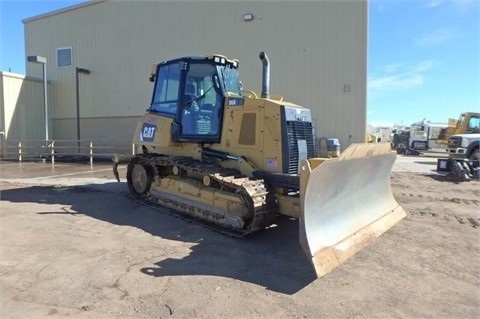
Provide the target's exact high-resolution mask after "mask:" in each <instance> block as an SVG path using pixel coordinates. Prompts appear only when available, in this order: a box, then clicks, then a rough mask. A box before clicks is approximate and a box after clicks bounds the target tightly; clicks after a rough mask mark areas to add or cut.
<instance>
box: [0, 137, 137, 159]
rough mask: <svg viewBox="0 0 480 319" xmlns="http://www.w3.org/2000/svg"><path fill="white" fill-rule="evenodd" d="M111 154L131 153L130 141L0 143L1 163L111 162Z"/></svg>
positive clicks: (4, 141)
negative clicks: (2, 161)
mask: <svg viewBox="0 0 480 319" xmlns="http://www.w3.org/2000/svg"><path fill="white" fill-rule="evenodd" d="M114 153H119V154H134V153H135V146H134V145H133V144H132V142H131V141H119V140H80V141H78V140H49V141H45V140H1V145H0V154H1V159H2V160H7V161H8V160H10V161H18V162H25V161H38V160H41V161H44V162H46V161H49V162H51V163H52V165H53V164H55V162H59V161H62V162H90V165H93V162H94V161H111V158H112V155H113V154H114Z"/></svg>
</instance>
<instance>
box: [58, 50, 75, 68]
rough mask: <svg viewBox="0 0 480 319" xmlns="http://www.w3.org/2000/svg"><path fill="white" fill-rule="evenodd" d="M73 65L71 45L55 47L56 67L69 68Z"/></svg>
mask: <svg viewBox="0 0 480 319" xmlns="http://www.w3.org/2000/svg"><path fill="white" fill-rule="evenodd" d="M72 66H73V54H72V47H68V48H58V49H57V68H69V67H72Z"/></svg>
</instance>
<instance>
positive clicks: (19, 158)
mask: <svg viewBox="0 0 480 319" xmlns="http://www.w3.org/2000/svg"><path fill="white" fill-rule="evenodd" d="M18 162H19V163H21V162H22V142H18Z"/></svg>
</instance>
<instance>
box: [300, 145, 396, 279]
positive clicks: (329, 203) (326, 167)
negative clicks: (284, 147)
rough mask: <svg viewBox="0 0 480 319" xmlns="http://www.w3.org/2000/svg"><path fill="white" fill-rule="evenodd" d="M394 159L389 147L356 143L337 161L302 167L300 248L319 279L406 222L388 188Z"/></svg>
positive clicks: (309, 162) (310, 162)
mask: <svg viewBox="0 0 480 319" xmlns="http://www.w3.org/2000/svg"><path fill="white" fill-rule="evenodd" d="M395 158H396V155H395V154H394V153H393V152H392V151H391V148H390V145H389V144H352V145H351V146H350V147H349V148H347V149H346V150H345V151H344V152H343V153H342V154H341V155H340V156H339V157H338V158H337V159H329V160H326V161H320V160H319V159H317V161H316V159H311V160H304V161H303V162H302V165H301V171H300V202H301V207H302V210H301V214H300V218H299V220H300V223H299V224H300V245H301V246H302V249H303V250H304V252H305V254H306V255H307V256H308V257H310V258H311V261H312V263H313V266H314V268H315V271H316V273H317V276H318V277H321V276H323V275H325V274H327V273H329V272H330V271H332V270H333V269H334V268H335V267H337V266H338V265H340V264H341V263H342V262H344V261H345V260H346V259H348V258H350V257H351V256H353V255H354V254H355V253H357V252H358V251H360V250H361V249H363V248H364V247H365V246H367V245H368V244H370V243H371V242H373V241H374V240H375V239H376V238H377V237H379V236H380V235H381V234H383V233H384V232H385V231H387V230H388V229H390V228H391V227H392V226H393V225H395V224H396V223H397V222H399V221H400V220H401V219H402V218H403V217H405V212H404V210H403V208H402V207H401V206H400V205H399V204H398V203H397V201H396V200H395V198H394V197H393V194H392V191H391V188H390V172H391V169H392V166H393V164H394V162H395ZM319 162H321V164H319V165H318V166H316V167H314V166H315V165H316V164H317V163H319Z"/></svg>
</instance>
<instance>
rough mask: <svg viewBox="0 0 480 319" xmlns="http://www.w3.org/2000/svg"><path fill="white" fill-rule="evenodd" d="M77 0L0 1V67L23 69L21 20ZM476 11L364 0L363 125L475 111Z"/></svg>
mask: <svg viewBox="0 0 480 319" xmlns="http://www.w3.org/2000/svg"><path fill="white" fill-rule="evenodd" d="M352 1H355V0H352ZM82 2H85V1H70V0H50V1H35V0H31V1H25V0H17V1H15V0H0V38H1V41H0V70H1V71H9V70H10V71H11V72H14V73H20V74H24V73H25V49H24V34H23V24H22V22H21V21H22V19H25V18H29V17H33V16H36V15H39V14H42V13H46V12H50V11H54V10H57V9H61V8H65V7H68V6H71V5H75V4H78V3H82ZM479 16H480V0H416V1H414V0H410V1H407V0H370V1H369V34H368V37H369V43H368V99H367V121H368V123H370V124H373V125H391V124H394V123H396V124H403V125H409V124H411V123H413V122H416V121H419V120H422V119H424V118H425V119H426V120H430V121H432V122H447V120H448V118H457V117H458V115H459V114H460V113H461V112H464V111H476V112H480V57H479V56H480V18H479Z"/></svg>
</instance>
